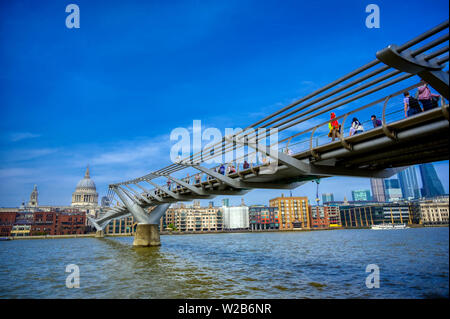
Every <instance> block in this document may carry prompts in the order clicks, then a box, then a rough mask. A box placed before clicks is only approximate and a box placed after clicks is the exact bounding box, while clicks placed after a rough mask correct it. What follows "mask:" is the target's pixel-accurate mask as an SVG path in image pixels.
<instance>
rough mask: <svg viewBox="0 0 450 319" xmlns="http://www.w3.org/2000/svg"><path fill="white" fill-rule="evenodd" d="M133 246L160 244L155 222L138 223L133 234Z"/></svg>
mask: <svg viewBox="0 0 450 319" xmlns="http://www.w3.org/2000/svg"><path fill="white" fill-rule="evenodd" d="M133 246H135V247H152V246H161V240H160V238H159V229H158V225H157V224H138V225H137V227H136V233H135V234H134V241H133Z"/></svg>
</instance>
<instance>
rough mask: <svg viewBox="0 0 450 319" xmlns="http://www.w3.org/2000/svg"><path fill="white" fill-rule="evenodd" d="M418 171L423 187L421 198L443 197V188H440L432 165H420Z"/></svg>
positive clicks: (440, 184)
mask: <svg viewBox="0 0 450 319" xmlns="http://www.w3.org/2000/svg"><path fill="white" fill-rule="evenodd" d="M419 170H420V177H421V179H422V185H423V188H422V197H435V196H442V195H445V191H444V187H443V186H442V183H441V181H440V180H439V177H438V176H437V174H436V170H435V169H434V166H433V164H432V163H427V164H420V165H419Z"/></svg>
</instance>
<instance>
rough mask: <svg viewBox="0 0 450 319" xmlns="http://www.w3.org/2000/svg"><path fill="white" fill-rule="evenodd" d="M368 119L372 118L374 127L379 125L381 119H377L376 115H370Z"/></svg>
mask: <svg viewBox="0 0 450 319" xmlns="http://www.w3.org/2000/svg"><path fill="white" fill-rule="evenodd" d="M370 119H371V120H372V124H373V127H374V128H375V127H378V126H381V124H382V123H381V120H379V119H377V117H376V115H372V116H371V117H370Z"/></svg>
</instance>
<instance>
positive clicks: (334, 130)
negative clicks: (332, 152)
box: [328, 112, 341, 142]
mask: <svg viewBox="0 0 450 319" xmlns="http://www.w3.org/2000/svg"><path fill="white" fill-rule="evenodd" d="M335 118H336V114H334V112H331V114H330V122H329V123H328V128H329V129H330V132H329V133H328V137H331V141H332V142H334V140H335V139H336V137H340V133H341V126H340V125H339V122H338V121H337V120H335Z"/></svg>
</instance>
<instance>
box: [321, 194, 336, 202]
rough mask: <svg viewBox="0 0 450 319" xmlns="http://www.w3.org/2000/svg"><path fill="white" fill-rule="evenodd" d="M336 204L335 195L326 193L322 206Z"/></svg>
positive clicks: (323, 195)
mask: <svg viewBox="0 0 450 319" xmlns="http://www.w3.org/2000/svg"><path fill="white" fill-rule="evenodd" d="M328 202H334V194H333V193H325V194H322V204H325V203H328Z"/></svg>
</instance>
